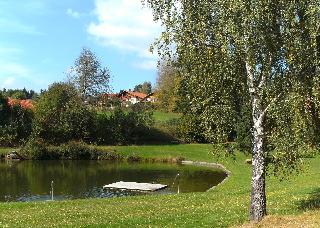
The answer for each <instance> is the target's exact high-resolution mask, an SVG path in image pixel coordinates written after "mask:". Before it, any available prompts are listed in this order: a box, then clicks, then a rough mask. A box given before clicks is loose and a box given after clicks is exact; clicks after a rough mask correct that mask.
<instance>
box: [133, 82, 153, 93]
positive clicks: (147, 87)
mask: <svg viewBox="0 0 320 228" xmlns="http://www.w3.org/2000/svg"><path fill="white" fill-rule="evenodd" d="M133 90H134V91H136V92H140V93H145V94H150V93H151V92H152V85H151V82H144V83H142V84H138V85H136V86H135V87H134V89H133Z"/></svg>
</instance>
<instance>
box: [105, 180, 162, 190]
mask: <svg viewBox="0 0 320 228" xmlns="http://www.w3.org/2000/svg"><path fill="white" fill-rule="evenodd" d="M166 187H168V185H163V184H149V183H137V182H124V181H119V182H116V183H113V184H108V185H105V186H103V188H104V189H121V190H130V191H146V192H154V191H158V190H161V189H164V188H166Z"/></svg>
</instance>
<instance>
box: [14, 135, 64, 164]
mask: <svg viewBox="0 0 320 228" xmlns="http://www.w3.org/2000/svg"><path fill="white" fill-rule="evenodd" d="M20 154H21V155H22V156H24V157H25V158H27V159H31V160H53V159H58V158H59V154H58V153H55V151H52V150H49V148H48V145H47V144H46V143H45V142H44V141H43V140H41V139H33V138H32V139H30V140H29V141H28V142H27V144H26V145H25V146H24V147H23V148H22V149H21V151H20Z"/></svg>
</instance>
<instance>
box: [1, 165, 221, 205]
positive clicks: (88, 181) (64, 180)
mask: <svg viewBox="0 0 320 228" xmlns="http://www.w3.org/2000/svg"><path fill="white" fill-rule="evenodd" d="M177 173H180V188H181V189H182V192H186V191H189V192H190V191H205V190H207V189H208V188H210V187H212V186H213V185H216V184H218V183H219V182H221V181H222V180H223V179H224V177H225V174H224V173H223V172H221V171H218V172H217V171H213V170H210V169H208V168H204V167H194V166H182V165H176V164H175V165H173V164H158V163H132V164H129V163H117V162H114V163H110V162H105V161H23V162H19V163H13V164H12V165H8V164H6V163H4V162H0V185H1V188H0V200H1V201H3V200H5V199H4V196H5V195H11V197H12V198H13V199H12V200H14V198H17V197H19V196H21V195H23V194H28V193H29V194H31V193H32V194H34V195H48V194H49V191H50V183H51V180H53V181H54V192H55V194H56V195H68V196H73V197H75V198H82V197H87V196H88V195H89V196H91V197H92V194H91V192H95V194H102V193H101V192H99V191H100V190H101V188H102V186H103V185H105V184H110V183H113V182H116V181H135V182H149V183H162V184H167V185H169V186H171V185H172V182H173V179H174V177H175V176H176V174H177ZM174 188H176V186H174ZM99 189H100V190H99Z"/></svg>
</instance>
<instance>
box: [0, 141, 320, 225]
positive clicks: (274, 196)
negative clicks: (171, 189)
mask: <svg viewBox="0 0 320 228" xmlns="http://www.w3.org/2000/svg"><path fill="white" fill-rule="evenodd" d="M108 148H110V147H108ZM111 148H112V149H115V150H116V152H117V153H119V154H122V155H125V156H130V155H132V156H133V155H135V156H141V157H145V158H151V157H158V158H170V157H178V156H179V157H180V156H181V157H184V158H185V159H187V160H196V161H207V162H219V163H222V164H223V165H224V166H226V167H227V168H228V169H229V170H230V171H231V172H232V174H231V176H230V178H229V179H228V181H227V182H225V183H224V184H223V185H220V186H219V187H217V188H215V189H214V190H212V191H209V192H205V193H187V194H179V195H154V196H138V197H127V198H116V199H88V200H72V201H64V202H39V203H0V227H1V226H9V227H19V226H20V227H26V226H29V227H31V226H34V227H42V226H68V225H69V226H76V227H81V226H88V225H93V226H111V225H112V226H115V227H119V226H120V227H124V226H127V227H128V226H130V227H131V226H158V227H163V226H168V227H172V226H179V227H185V226H189V227H227V226H231V225H237V224H242V223H245V222H246V221H247V218H248V206H249V196H250V174H251V170H250V166H249V165H247V164H245V162H244V161H245V159H246V156H244V155H242V154H236V156H235V157H233V158H231V157H229V158H220V159H219V160H217V159H214V158H213V156H212V154H211V146H210V145H170V146H139V147H137V146H128V147H111ZM102 149H105V148H102ZM308 163H309V165H308V169H307V170H306V171H305V172H304V173H302V174H301V175H299V176H293V177H292V178H291V179H290V180H285V181H282V182H280V181H279V180H278V179H276V178H274V177H269V178H268V180H267V183H268V188H267V197H268V213H269V214H271V215H277V216H279V215H290V214H291V215H296V214H300V215H299V216H301V214H303V212H304V211H307V213H313V216H314V217H315V218H316V219H320V213H318V212H317V211H316V212H314V211H313V212H309V211H310V209H312V210H314V209H315V210H318V209H319V207H320V203H319V201H320V197H319V192H320V190H319V189H320V186H319V182H318V180H319V178H320V166H319V163H320V157H317V158H314V159H309V160H308Z"/></svg>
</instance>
